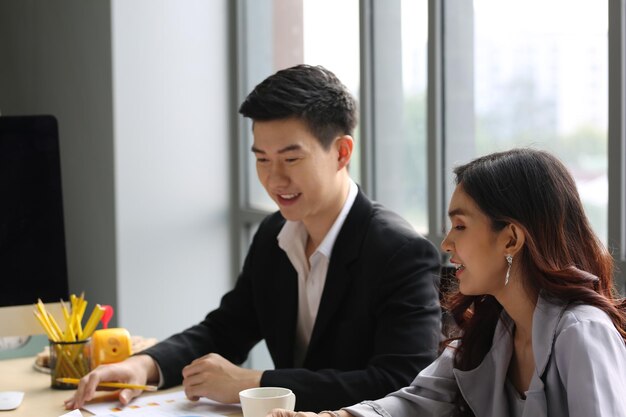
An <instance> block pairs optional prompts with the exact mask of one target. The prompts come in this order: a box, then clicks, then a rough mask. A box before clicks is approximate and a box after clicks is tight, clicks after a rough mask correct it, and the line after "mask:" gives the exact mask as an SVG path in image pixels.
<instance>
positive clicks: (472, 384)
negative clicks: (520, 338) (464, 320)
mask: <svg viewBox="0 0 626 417" xmlns="http://www.w3.org/2000/svg"><path fill="white" fill-rule="evenodd" d="M512 326H513V323H512V321H511V319H509V318H508V316H507V315H506V313H505V314H503V315H502V317H501V318H500V320H499V321H498V324H497V326H496V330H495V332H494V337H493V345H492V348H491V350H490V351H489V352H488V353H487V355H486V356H485V358H484V359H483V361H482V362H481V364H480V365H478V366H477V367H476V368H474V369H472V370H469V371H460V370H458V369H454V376H455V378H456V381H457V384H458V386H459V389H460V390H461V393H462V394H463V397H464V398H465V400H466V401H467V404H468V405H469V406H470V408H471V409H472V410H473V411H474V414H475V415H477V416H481V417H501V416H506V415H508V414H509V408H508V403H507V399H506V398H507V397H506V393H505V384H506V377H507V371H508V366H509V363H510V362H511V355H512V353H513V343H512V340H511V333H510V330H509V329H511V328H512Z"/></svg>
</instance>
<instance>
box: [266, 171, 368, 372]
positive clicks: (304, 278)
mask: <svg viewBox="0 0 626 417" xmlns="http://www.w3.org/2000/svg"><path fill="white" fill-rule="evenodd" d="M357 192H358V187H357V186H356V184H355V183H354V181H352V179H350V190H349V191H348V197H347V198H346V201H345V203H344V205H343V208H342V209H341V212H339V215H338V216H337V219H336V220H335V222H334V223H333V225H332V226H331V228H330V229H329V230H328V233H326V236H325V237H324V239H323V240H322V243H320V245H319V246H318V247H317V248H316V249H315V252H313V254H312V255H311V256H310V257H309V259H308V261H307V259H306V244H307V240H308V238H309V234H308V232H307V231H306V229H305V228H304V224H303V223H302V222H301V221H290V220H287V221H286V222H285V225H284V226H283V228H282V229H281V231H280V233H279V234H278V236H277V239H278V246H279V247H280V248H281V249H282V250H283V251H285V253H286V254H287V257H288V258H289V261H290V262H291V264H292V265H293V267H294V269H295V270H296V272H297V273H298V322H297V328H296V341H295V342H296V343H295V350H294V362H295V363H294V364H295V366H302V364H303V362H304V357H305V355H306V351H307V348H308V346H309V341H310V340H311V333H312V332H313V325H314V324H315V319H316V317H317V311H318V309H319V305H320V300H321V299H322V292H323V291H324V284H325V283H326V273H327V272H328V264H329V262H330V255H331V253H332V250H333V246H334V245H335V240H336V239H337V235H338V234H339V231H340V230H341V228H342V226H343V223H344V221H345V220H346V217H347V216H348V213H349V212H350V209H351V208H352V205H353V204H354V200H355V199H356V196H357ZM309 265H310V267H309Z"/></svg>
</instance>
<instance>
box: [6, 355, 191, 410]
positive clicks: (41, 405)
mask: <svg viewBox="0 0 626 417" xmlns="http://www.w3.org/2000/svg"><path fill="white" fill-rule="evenodd" d="M34 361H35V358H33V357H27V358H19V359H7V360H2V361H0V391H23V392H24V393H25V394H24V400H23V401H22V404H21V405H20V406H19V407H18V408H17V409H16V410H12V411H0V417H18V416H29V417H58V416H61V415H63V414H65V413H67V412H68V411H67V410H66V409H65V408H64V407H63V401H65V400H66V399H67V398H69V397H71V396H72V394H73V393H74V391H73V390H58V389H52V388H50V375H48V374H44V373H41V372H38V371H36V370H35V369H34V368H33V363H34ZM180 389H181V388H180V387H174V388H170V389H169V390H163V391H159V393H160V394H163V393H167V392H170V391H177V390H180ZM150 394H152V393H144V394H142V395H150ZM81 412H82V414H83V416H91V415H92V414H91V413H88V412H86V411H82V410H81Z"/></svg>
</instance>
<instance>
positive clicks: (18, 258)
mask: <svg viewBox="0 0 626 417" xmlns="http://www.w3.org/2000/svg"><path fill="white" fill-rule="evenodd" d="M0 287H1V289H0V336H10V335H11V334H10V333H12V332H13V329H15V332H17V333H19V334H16V335H22V334H24V333H28V332H31V331H33V330H34V329H33V330H27V329H26V328H25V326H27V325H32V324H33V323H35V324H36V322H35V320H34V317H33V314H32V312H31V311H30V310H32V305H33V304H34V303H36V302H37V300H38V299H41V300H42V301H44V302H46V303H51V302H57V303H58V302H59V300H60V299H64V300H67V299H68V279H67V262H66V253H65V231H64V222H63V201H62V193H61V164H60V153H59V137H58V127H57V121H56V119H55V118H54V117H53V116H2V117H0ZM24 312H26V313H24ZM24 314H27V315H28V317H22V316H23V315H24ZM7 332H8V333H9V334H7ZM39 333H41V332H39Z"/></svg>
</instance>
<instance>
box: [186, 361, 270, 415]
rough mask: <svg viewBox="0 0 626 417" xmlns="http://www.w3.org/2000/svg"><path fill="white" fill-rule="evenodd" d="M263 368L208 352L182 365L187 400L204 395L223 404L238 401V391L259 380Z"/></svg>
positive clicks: (257, 382) (250, 386) (253, 384)
mask: <svg viewBox="0 0 626 417" xmlns="http://www.w3.org/2000/svg"><path fill="white" fill-rule="evenodd" d="M262 374H263V372H262V371H255V370H252V369H245V368H241V367H239V366H237V365H235V364H233V363H232V362H230V361H228V360H227V359H225V358H223V357H222V356H220V355H218V354H217V353H209V354H208V355H206V356H203V357H201V358H198V359H196V360H194V361H193V362H191V363H190V364H189V365H187V366H185V367H184V368H183V378H184V379H183V387H184V388H185V395H187V398H189V399H190V400H194V401H195V400H197V399H199V398H200V397H206V398H209V399H211V400H215V401H219V402H222V403H226V404H231V403H237V402H239V391H242V390H244V389H247V388H256V387H258V386H259V385H260V384H261V375H262Z"/></svg>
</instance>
